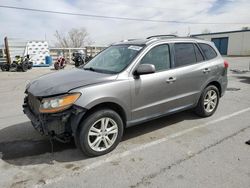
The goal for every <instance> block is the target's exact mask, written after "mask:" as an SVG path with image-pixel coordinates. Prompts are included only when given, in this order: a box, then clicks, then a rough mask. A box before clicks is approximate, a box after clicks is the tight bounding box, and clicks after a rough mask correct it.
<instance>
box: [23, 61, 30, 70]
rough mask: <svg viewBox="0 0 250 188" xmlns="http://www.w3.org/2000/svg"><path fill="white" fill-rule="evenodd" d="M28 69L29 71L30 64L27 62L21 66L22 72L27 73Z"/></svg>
mask: <svg viewBox="0 0 250 188" xmlns="http://www.w3.org/2000/svg"><path fill="white" fill-rule="evenodd" d="M28 69H29V64H28V63H27V62H23V63H22V64H21V70H22V71H23V72H26V71H27V70H28Z"/></svg>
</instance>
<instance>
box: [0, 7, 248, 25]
mask: <svg viewBox="0 0 250 188" xmlns="http://www.w3.org/2000/svg"><path fill="white" fill-rule="evenodd" d="M0 8H7V9H16V10H25V11H32V12H42V13H50V14H61V15H70V16H82V17H90V18H102V19H116V20H129V21H142V22H157V23H173V24H195V25H217V24H221V25H244V24H250V23H236V22H192V21H175V20H154V19H142V18H129V17H118V16H103V15H96V14H82V13H73V12H62V11H52V10H43V9H34V8H25V7H16V6H6V5H0Z"/></svg>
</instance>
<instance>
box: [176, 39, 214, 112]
mask: <svg viewBox="0 0 250 188" xmlns="http://www.w3.org/2000/svg"><path fill="white" fill-rule="evenodd" d="M173 49H174V71H175V72H174V76H175V77H176V85H175V93H176V98H175V104H176V110H178V109H185V108H189V107H191V106H194V105H195V104H196V102H197V101H198V99H199V96H200V92H201V88H202V86H203V85H204V83H205V82H206V80H207V79H208V77H209V74H210V73H209V68H208V67H207V64H206V63H205V62H204V61H205V58H204V57H203V55H202V52H201V50H200V49H199V47H198V45H197V44H196V43H190V42H185V43H184V42H177V43H174V47H173Z"/></svg>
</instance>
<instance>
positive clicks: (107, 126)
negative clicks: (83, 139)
mask: <svg viewBox="0 0 250 188" xmlns="http://www.w3.org/2000/svg"><path fill="white" fill-rule="evenodd" d="M117 135H118V125H117V123H116V122H115V121H114V120H113V119H111V118H109V117H104V118H101V119H99V120H97V121H96V122H95V123H93V125H92V126H91V127H90V129H89V132H88V145H89V146H90V148H91V149H92V150H94V151H105V150H107V149H108V148H110V147H111V146H112V145H113V144H114V143H115V141H116V138H117Z"/></svg>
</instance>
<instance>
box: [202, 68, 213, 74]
mask: <svg viewBox="0 0 250 188" xmlns="http://www.w3.org/2000/svg"><path fill="white" fill-rule="evenodd" d="M210 71H211V69H209V68H205V69H203V73H207V72H210Z"/></svg>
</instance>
